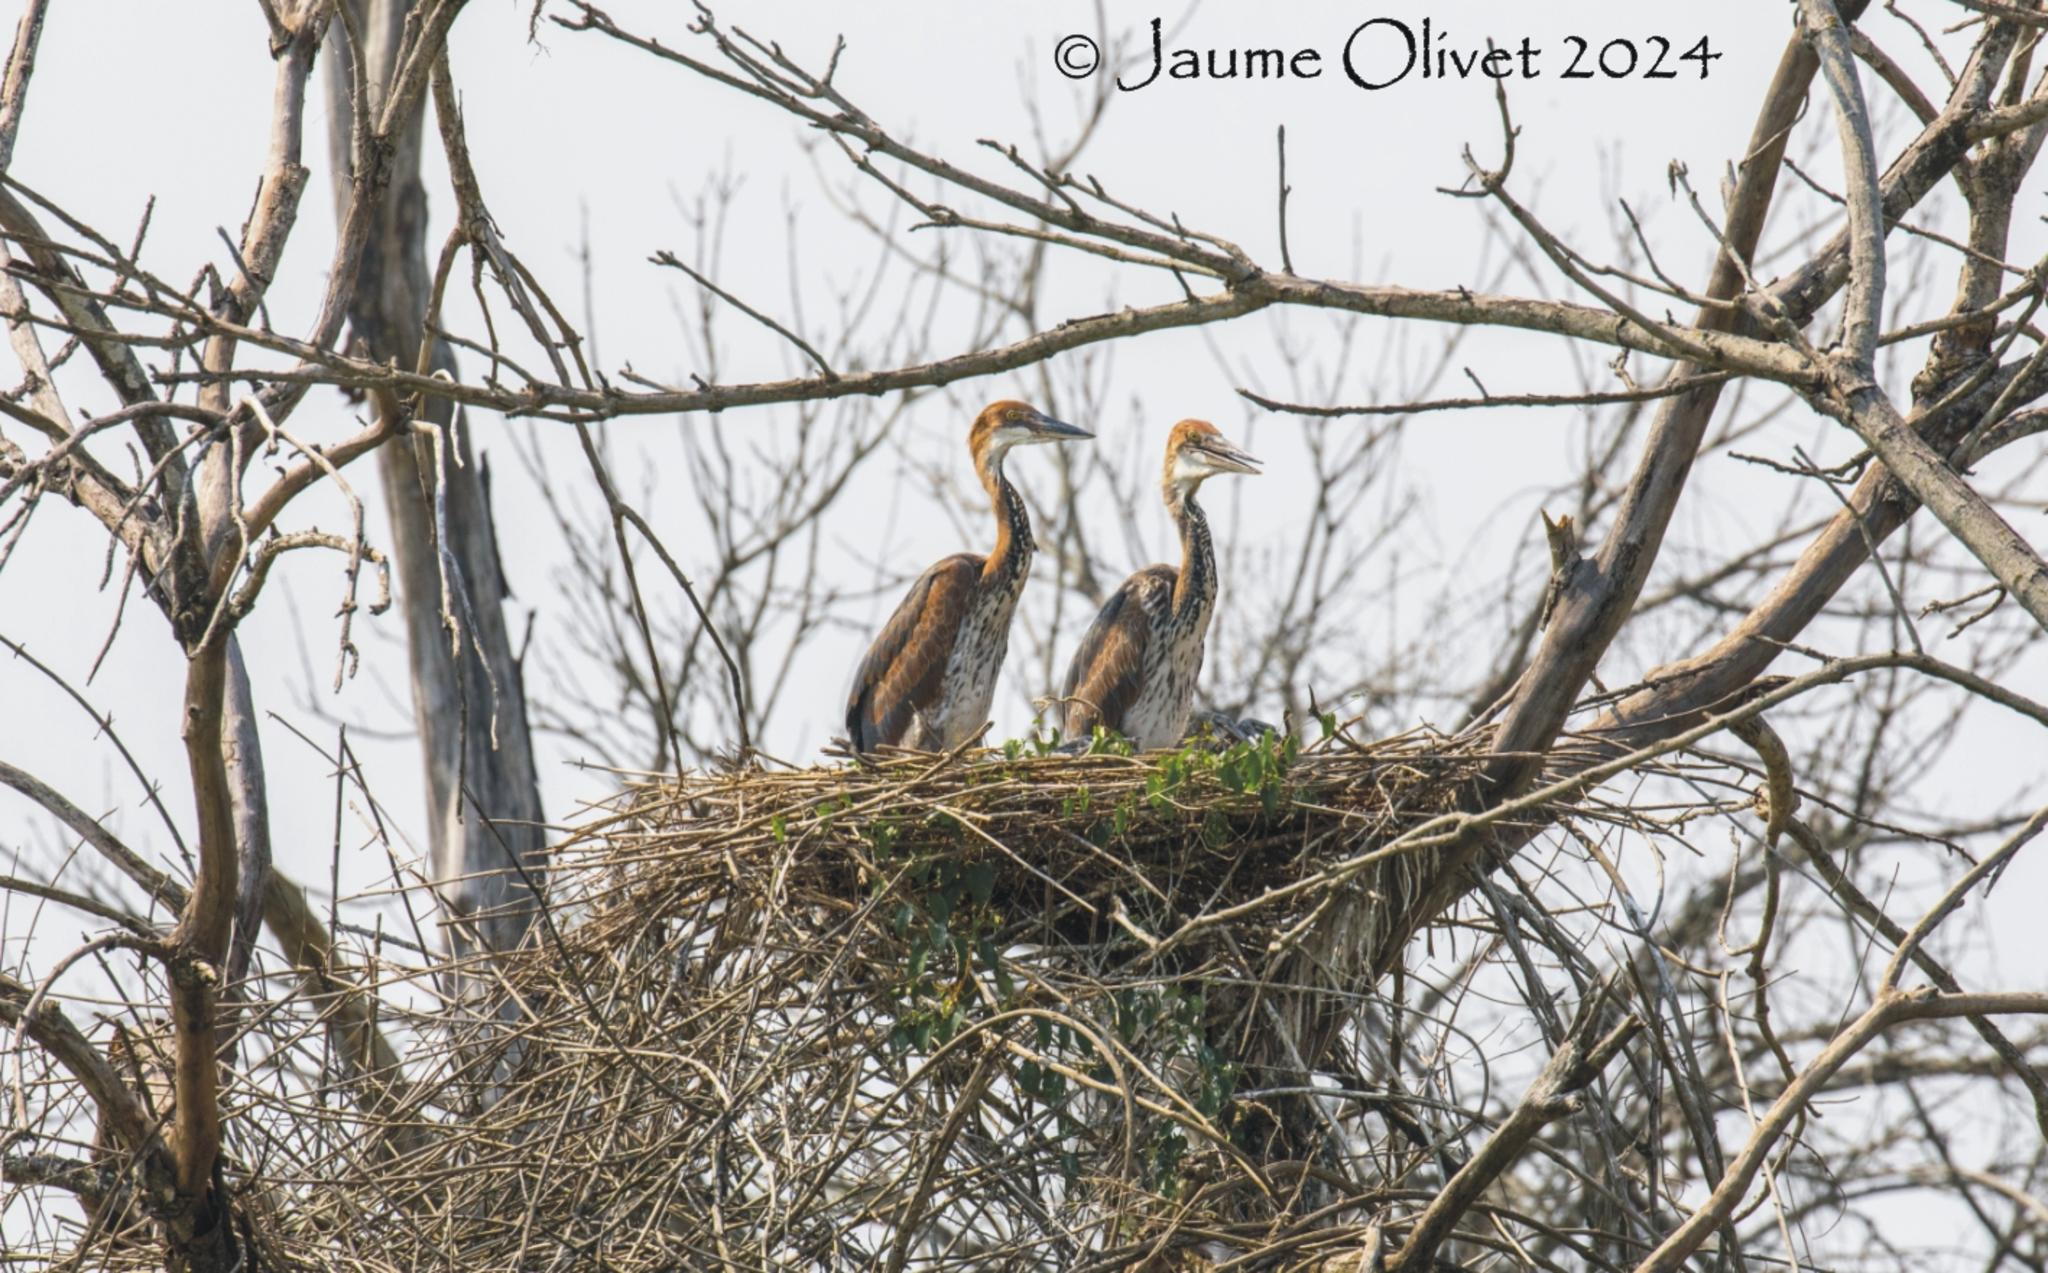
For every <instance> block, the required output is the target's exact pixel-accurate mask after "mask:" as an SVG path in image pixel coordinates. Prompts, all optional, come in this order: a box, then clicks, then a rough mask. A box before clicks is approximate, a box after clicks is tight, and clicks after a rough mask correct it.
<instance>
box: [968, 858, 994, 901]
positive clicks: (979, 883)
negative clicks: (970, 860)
mask: <svg viewBox="0 0 2048 1273" xmlns="http://www.w3.org/2000/svg"><path fill="white" fill-rule="evenodd" d="M967 891H968V893H970V894H972V895H973V897H974V900H975V901H977V902H980V903H981V904H982V905H983V906H986V905H988V901H989V899H990V898H992V897H994V896H995V895H996V868H995V867H993V866H990V865H989V864H988V863H986V862H976V863H975V864H974V865H973V866H970V867H968V868H967Z"/></svg>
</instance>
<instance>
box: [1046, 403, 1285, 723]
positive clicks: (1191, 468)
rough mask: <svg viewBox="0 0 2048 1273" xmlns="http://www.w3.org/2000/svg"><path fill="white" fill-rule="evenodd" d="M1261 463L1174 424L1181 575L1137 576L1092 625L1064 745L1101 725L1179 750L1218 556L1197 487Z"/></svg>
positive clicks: (1170, 469)
mask: <svg viewBox="0 0 2048 1273" xmlns="http://www.w3.org/2000/svg"><path fill="white" fill-rule="evenodd" d="M1257 464H1258V461H1257V460H1255V459H1253V458H1252V457H1251V456H1249V455H1247V454H1245V453H1244V452H1243V451H1241V450H1239V449H1238V448H1237V447H1235V446H1233V445H1231V444H1230V442H1229V441H1227V440H1226V439H1225V438H1224V437H1223V435H1222V434H1221V433H1218V432H1217V431H1216V426H1215V425H1213V424H1210V423H1209V422H1208V421H1206V420H1183V421H1181V422H1180V423H1179V424H1176V425H1174V426H1173V432H1172V433H1170V434H1168V435H1167V439H1166V469H1165V473H1164V474H1163V476H1162V478H1161V481H1160V486H1161V494H1162V495H1163V496H1164V497H1165V500H1166V509H1167V512H1168V513H1170V514H1171V515H1172V517H1173V519H1174V521H1175V522H1176V523H1177V524H1178V525H1179V527H1180V548H1181V564H1180V569H1179V570H1175V569H1174V568H1173V567H1172V566H1147V567H1145V569H1143V570H1140V571H1139V572H1138V573H1136V574H1134V575H1132V576H1131V577H1130V578H1129V579H1126V580H1125V581H1124V583H1123V586H1122V587H1120V588H1118V589H1117V590H1116V592H1115V593H1113V594H1111V596H1110V598H1109V600H1108V601H1107V602H1105V603H1104V604H1103V607H1102V611H1101V613H1099V614H1097V615H1096V616H1095V622H1094V623H1092V624H1090V625H1089V627H1088V633H1087V635H1086V636H1083V637H1082V638H1081V646H1080V648H1079V649H1077V650H1075V651H1074V660H1073V662H1072V663H1070V664H1069V665H1068V666H1067V679H1066V684H1065V686H1064V687H1063V688H1062V689H1061V691H1060V695H1061V698H1062V699H1063V700H1064V703H1065V710H1064V713H1063V715H1064V721H1063V724H1062V730H1063V732H1064V733H1065V735H1066V736H1067V737H1068V738H1075V739H1080V738H1087V737H1089V736H1090V735H1091V734H1092V733H1094V731H1095V727H1096V726H1097V725H1101V726H1104V727H1106V728H1108V729H1113V730H1115V731H1116V732H1118V733H1120V734H1122V735H1124V736H1125V737H1126V738H1129V739H1130V740H1131V741H1132V742H1134V743H1136V744H1137V745H1138V746H1139V747H1141V748H1146V749H1151V748H1157V747H1171V746H1174V745H1176V744H1178V743H1179V742H1180V740H1181V736H1182V735H1183V734H1185V733H1186V732H1187V725H1188V709H1189V707H1190V706H1191V705H1192V704H1193V702H1194V697H1195V680H1196V678H1197V677H1198V676H1199V675H1200V674H1201V670H1202V646H1203V643H1204V642H1205V641H1206V640H1207V638H1208V635H1209V618H1210V615H1211V614H1212V613H1213V612H1214V611H1215V608H1216V553H1215V549H1214V548H1213V547H1212V546H1211V544H1210V542H1209V522H1208V519H1207V518H1205V517H1204V516H1203V515H1202V509H1201V506H1200V505H1199V504H1197V503H1196V502H1195V490H1196V488H1197V487H1199V486H1201V484H1202V483H1203V482H1204V481H1206V480H1208V479H1209V478H1211V477H1214V476H1216V475H1217V474H1218V473H1257V472H1258V469H1257V468H1256V467H1254V466H1256V465H1257Z"/></svg>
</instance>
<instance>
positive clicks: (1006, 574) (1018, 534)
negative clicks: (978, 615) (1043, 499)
mask: <svg viewBox="0 0 2048 1273" xmlns="http://www.w3.org/2000/svg"><path fill="white" fill-rule="evenodd" d="M982 482H983V485H985V486H987V487H988V497H989V503H990V504H991V505H993V506H994V508H995V514H996V546H995V551H993V552H991V553H989V555H988V562H987V564H985V565H984V566H983V567H982V568H981V577H982V578H983V579H985V580H990V581H994V580H997V579H1002V580H1010V579H1015V578H1019V577H1021V576H1022V575H1023V573H1024V572H1025V571H1026V570H1028V569H1029V568H1030V566H1031V553H1032V550H1034V549H1035V548H1037V547H1038V545H1037V543H1036V542H1034V541H1033V540H1032V538H1031V515H1030V514H1029V513H1028V512H1026V511H1025V508H1024V497H1023V496H1022V495H1020V494H1018V493H1017V488H1016V487H1014V486H1012V485H1010V479H1009V478H1007V477H1004V476H1003V461H1002V459H1001V457H997V458H996V459H994V460H992V461H990V463H989V465H988V467H987V469H986V470H985V471H984V473H983V474H982Z"/></svg>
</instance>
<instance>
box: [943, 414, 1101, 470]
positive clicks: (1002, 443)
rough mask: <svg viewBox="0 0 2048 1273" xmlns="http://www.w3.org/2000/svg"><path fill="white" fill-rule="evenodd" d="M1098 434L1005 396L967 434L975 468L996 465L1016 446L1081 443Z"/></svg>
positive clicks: (978, 417)
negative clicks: (1046, 443) (1043, 443)
mask: <svg viewBox="0 0 2048 1273" xmlns="http://www.w3.org/2000/svg"><path fill="white" fill-rule="evenodd" d="M1094 436H1095V435H1094V434H1092V433H1090V432H1088V430H1086V429H1082V428H1077V427H1075V426H1074V425H1071V424H1068V423H1067V422H1066V421H1064V420H1055V419H1053V418H1052V417H1051V416H1049V415H1047V414H1046V413H1045V412H1043V411H1040V410H1039V409H1038V408H1037V407H1034V406H1032V405H1031V404H1030V403H1027V402H1018V401H1015V400H1014V399H1008V398H1006V399H1004V400H1003V401H1001V402H991V403H989V404H988V405H987V406H986V407H983V408H982V411H981V414H980V415H978V416H976V417H974V427H973V428H972V429H970V430H969V431H968V434H967V449H968V450H969V451H972V452H973V453H974V463H975V467H977V468H980V467H983V466H986V465H992V464H993V463H994V462H995V461H996V460H999V459H1001V458H1002V456H1003V452H1005V451H1007V450H1009V449H1010V448H1011V447H1013V446H1031V445H1033V444H1036V443H1040V442H1077V441H1079V440H1081V439H1082V438H1092V437H1094Z"/></svg>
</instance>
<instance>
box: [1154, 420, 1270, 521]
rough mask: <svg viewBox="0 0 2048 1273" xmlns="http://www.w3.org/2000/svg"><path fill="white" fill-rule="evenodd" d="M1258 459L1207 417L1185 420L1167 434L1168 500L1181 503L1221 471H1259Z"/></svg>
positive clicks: (1166, 476)
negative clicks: (1217, 427) (1240, 446)
mask: <svg viewBox="0 0 2048 1273" xmlns="http://www.w3.org/2000/svg"><path fill="white" fill-rule="evenodd" d="M1258 471H1259V461H1258V460H1256V459H1254V458H1253V457H1252V456H1250V455H1248V454H1246V453H1245V452H1244V451H1242V450H1240V449H1239V448H1238V447H1237V446H1236V445H1235V444H1233V443H1232V442H1231V441H1230V439H1229V438H1226V437H1224V436H1223V435H1222V434H1221V433H1220V432H1218V431H1217V429H1216V426H1215V425H1213V424H1210V423H1209V422H1208V421H1207V420H1183V421H1181V422H1180V423H1179V424H1176V425H1174V426H1173V432H1172V433H1169V434H1167V436H1166V475H1165V481H1164V486H1165V488H1166V501H1167V503H1169V504H1176V505H1177V504H1178V503H1179V502H1180V500H1181V499H1182V498H1183V497H1184V496H1186V495H1187V494H1188V493H1189V492H1191V491H1193V490H1194V489H1195V488H1196V487H1197V486H1200V485H1201V484H1202V483H1203V482H1206V481H1208V480H1209V479H1210V478H1212V477H1215V476H1216V475H1217V474H1218V473H1257V472H1258Z"/></svg>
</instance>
